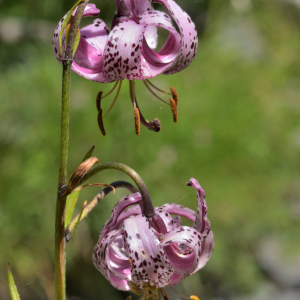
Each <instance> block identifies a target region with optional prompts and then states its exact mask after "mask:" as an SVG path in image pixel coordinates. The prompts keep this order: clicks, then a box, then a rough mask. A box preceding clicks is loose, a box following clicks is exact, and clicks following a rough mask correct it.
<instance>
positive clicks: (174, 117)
mask: <svg viewBox="0 0 300 300" xmlns="http://www.w3.org/2000/svg"><path fill="white" fill-rule="evenodd" d="M169 101H170V104H171V110H172V113H173V121H174V122H177V120H178V112H177V105H176V101H175V100H174V99H172V98H169Z"/></svg>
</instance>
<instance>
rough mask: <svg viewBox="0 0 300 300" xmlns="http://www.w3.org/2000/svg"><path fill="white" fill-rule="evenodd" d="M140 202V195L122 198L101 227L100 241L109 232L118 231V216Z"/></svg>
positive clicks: (135, 194)
mask: <svg viewBox="0 0 300 300" xmlns="http://www.w3.org/2000/svg"><path fill="white" fill-rule="evenodd" d="M141 201H142V197H141V195H140V193H134V194H131V195H128V196H125V197H123V198H122V199H121V200H120V201H119V202H118V203H117V204H116V205H115V207H114V208H113V211H112V212H111V215H110V217H109V219H108V220H107V221H106V223H105V224H104V226H103V229H102V231H101V233H100V238H99V239H100V240H101V239H102V238H103V236H105V235H106V234H107V233H108V232H109V231H110V230H114V229H118V227H119V224H120V221H119V222H118V218H119V216H120V214H121V213H122V212H123V211H124V210H125V209H126V208H127V207H128V206H130V205H134V204H138V203H140V202H141Z"/></svg>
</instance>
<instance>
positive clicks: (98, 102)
mask: <svg viewBox="0 0 300 300" xmlns="http://www.w3.org/2000/svg"><path fill="white" fill-rule="evenodd" d="M102 94H103V92H102V91H100V92H99V93H98V94H97V98H96V107H97V110H98V112H99V110H100V109H101V108H100V104H101V98H102Z"/></svg>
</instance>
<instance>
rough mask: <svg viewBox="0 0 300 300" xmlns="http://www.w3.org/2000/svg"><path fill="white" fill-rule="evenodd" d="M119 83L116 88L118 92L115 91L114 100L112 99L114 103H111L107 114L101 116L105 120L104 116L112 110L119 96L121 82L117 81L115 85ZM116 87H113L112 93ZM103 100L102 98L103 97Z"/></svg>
mask: <svg viewBox="0 0 300 300" xmlns="http://www.w3.org/2000/svg"><path fill="white" fill-rule="evenodd" d="M119 82H120V84H119V87H118V90H117V93H116V96H115V99H114V101H113V102H112V104H111V106H110V107H109V109H108V111H107V112H106V113H105V115H104V116H103V118H105V116H106V115H107V114H108V113H109V112H110V110H111V109H112V108H113V106H114V105H115V103H116V101H117V99H118V96H119V93H120V90H121V86H122V81H121V80H118V81H117V84H118V83H119ZM116 86H117V85H115V86H114V87H113V89H112V91H113V90H114V89H115V87H116ZM109 93H111V91H110V92H109ZM107 95H108V94H107ZM103 98H104V97H103ZM103 98H102V99H103Z"/></svg>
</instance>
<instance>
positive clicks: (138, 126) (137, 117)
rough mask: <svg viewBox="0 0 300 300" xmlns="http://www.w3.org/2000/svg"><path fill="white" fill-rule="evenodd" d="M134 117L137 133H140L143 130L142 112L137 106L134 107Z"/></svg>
mask: <svg viewBox="0 0 300 300" xmlns="http://www.w3.org/2000/svg"><path fill="white" fill-rule="evenodd" d="M134 119H135V133H136V134H137V135H139V134H140V132H141V121H140V112H139V109H138V108H137V107H135V108H134Z"/></svg>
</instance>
